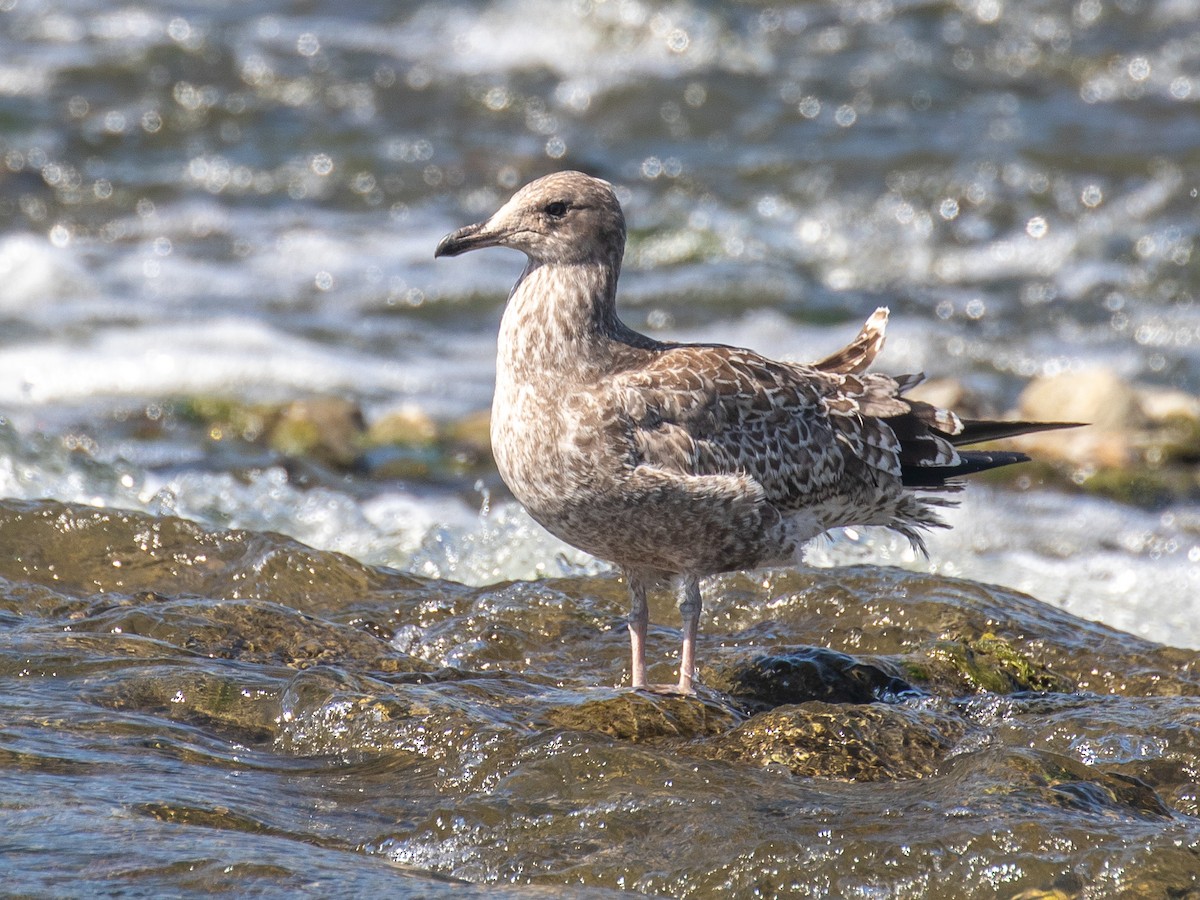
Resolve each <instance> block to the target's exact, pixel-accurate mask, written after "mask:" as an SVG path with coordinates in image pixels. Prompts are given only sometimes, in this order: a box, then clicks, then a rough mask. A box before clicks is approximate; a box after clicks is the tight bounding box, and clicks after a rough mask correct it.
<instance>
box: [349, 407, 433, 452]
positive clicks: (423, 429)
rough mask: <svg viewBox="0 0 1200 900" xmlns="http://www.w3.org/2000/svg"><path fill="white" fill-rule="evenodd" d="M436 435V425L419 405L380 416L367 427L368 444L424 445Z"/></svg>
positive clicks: (428, 443)
mask: <svg viewBox="0 0 1200 900" xmlns="http://www.w3.org/2000/svg"><path fill="white" fill-rule="evenodd" d="M437 437H438V426H437V423H436V422H434V420H433V418H432V417H431V416H430V415H429V413H427V412H425V410H423V409H421V408H420V407H419V406H413V405H407V406H402V407H400V409H397V410H393V411H391V412H389V413H385V414H384V415H382V416H380V417H379V418H378V419H376V420H375V421H374V422H372V423H371V425H370V427H369V428H368V429H367V436H366V440H367V443H368V444H369V445H370V446H373V447H379V446H384V445H389V444H391V445H399V446H404V447H426V446H429V445H430V444H432V443H434V441H436V440H437Z"/></svg>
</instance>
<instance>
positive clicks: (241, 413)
mask: <svg viewBox="0 0 1200 900" xmlns="http://www.w3.org/2000/svg"><path fill="white" fill-rule="evenodd" d="M173 406H174V409H175V412H176V414H177V415H178V416H179V417H180V418H182V419H183V420H184V421H191V422H195V423H197V424H200V425H202V426H204V428H205V430H206V431H207V432H208V436H209V438H210V439H211V440H215V441H220V440H226V439H229V438H239V439H241V440H243V441H246V442H248V443H255V442H257V441H259V440H262V439H263V438H264V437H265V436H266V435H267V434H268V433H269V431H270V429H271V428H272V427H273V426H274V424H275V423H276V422H277V421H278V420H279V416H280V408H279V406H278V405H270V404H259V403H245V402H243V401H240V400H234V399H231V398H228V397H219V396H197V397H188V398H186V399H183V400H179V401H177V402H176V403H174V404H173Z"/></svg>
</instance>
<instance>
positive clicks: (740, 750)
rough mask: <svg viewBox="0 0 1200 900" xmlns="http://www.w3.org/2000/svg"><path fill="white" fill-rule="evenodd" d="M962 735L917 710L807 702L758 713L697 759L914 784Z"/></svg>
mask: <svg viewBox="0 0 1200 900" xmlns="http://www.w3.org/2000/svg"><path fill="white" fill-rule="evenodd" d="M965 730H966V728H965V726H964V725H963V723H962V722H961V721H959V720H955V719H952V718H951V717H949V716H946V715H942V714H940V713H937V712H934V711H933V710H931V709H928V708H923V707H921V706H908V705H891V704H884V703H878V704H869V705H867V704H849V703H847V704H834V703H822V702H818V701H813V702H810V703H801V704H798V705H795V706H781V707H778V708H776V709H773V710H771V711H770V712H765V713H759V714H758V715H756V716H754V717H753V718H751V719H749V720H748V721H746V722H744V723H743V724H741V725H739V726H738V727H737V728H734V729H733V730H732V731H730V732H729V733H728V734H725V735H723V736H721V737H720V738H718V739H716V740H714V741H712V742H710V743H709V744H708V745H707V746H706V747H705V749H704V751H703V752H705V753H707V754H710V755H712V756H714V757H716V758H717V759H729V760H737V761H740V762H749V763H754V764H756V765H770V764H777V765H782V766H786V767H787V768H788V769H790V770H791V771H792V772H793V773H795V774H797V775H806V776H819V777H821V778H836V779H844V780H848V781H881V780H893V779H904V778H921V777H924V776H927V775H930V774H932V773H933V772H935V771H936V770H937V767H938V764H939V763H940V762H941V760H942V759H943V758H944V757H945V756H946V754H947V753H948V752H949V751H950V749H951V748H952V747H953V746H954V745H955V743H956V742H957V741H958V739H959V738H960V737H961V736H962V734H963V732H964V731H965Z"/></svg>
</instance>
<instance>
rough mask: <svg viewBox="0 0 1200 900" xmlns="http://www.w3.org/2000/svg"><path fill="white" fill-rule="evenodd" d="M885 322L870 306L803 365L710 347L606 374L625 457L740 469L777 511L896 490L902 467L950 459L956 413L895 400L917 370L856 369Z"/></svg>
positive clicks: (655, 464)
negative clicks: (618, 411)
mask: <svg viewBox="0 0 1200 900" xmlns="http://www.w3.org/2000/svg"><path fill="white" fill-rule="evenodd" d="M886 322H887V311H886V310H882V309H881V310H877V311H876V313H875V315H873V316H872V317H871V319H869V320H868V322H867V324H866V325H865V326H864V328H863V330H862V331H861V332H859V335H858V336H857V337H856V338H855V340H854V341H852V342H851V343H850V344H849V345H847V346H846V347H845V348H843V349H842V350H840V351H838V352H837V353H835V354H833V355H831V356H829V357H826V358H825V359H824V360H822V361H821V362H820V363H817V364H815V365H812V366H805V365H796V364H789V363H781V362H775V361H773V360H769V359H766V358H765V357H762V356H759V355H758V354H756V353H752V352H751V351H748V350H740V349H737V348H734V347H725V346H720V345H679V346H674V347H666V348H663V349H662V350H661V351H660V352H659V353H657V354H656V355H655V356H654V357H653V359H652V360H651V361H649V362H648V363H646V364H643V365H641V366H638V367H636V368H633V369H630V370H629V371H627V372H626V373H624V374H623V375H621V376H619V377H618V379H617V383H616V388H617V391H618V394H619V397H620V406H621V407H622V408H623V409H624V410H625V415H626V424H627V428H628V432H629V440H630V446H631V448H632V454H633V460H632V462H633V463H634V464H635V465H643V466H649V467H652V468H654V469H657V470H662V471H666V472H673V473H676V474H678V475H690V476H704V475H741V476H748V477H749V478H752V479H753V480H754V481H755V482H756V483H758V484H759V485H761V487H762V488H763V491H764V496H765V499H767V500H768V501H769V502H770V503H772V504H773V505H774V506H775V507H776V508H777V509H779V510H780V511H781V512H788V511H792V510H800V509H803V508H805V507H806V506H809V505H811V504H814V503H819V502H821V501H823V500H826V499H828V498H830V497H832V496H835V495H839V494H847V493H854V492H855V491H856V489H858V488H859V487H862V486H865V485H871V486H882V485H883V484H885V483H890V484H892V485H894V486H896V487H899V486H901V485H902V484H903V483H905V472H906V471H907V470H908V469H909V468H913V467H916V468H921V467H930V468H936V469H939V470H944V469H948V468H952V467H954V466H956V465H959V464H960V457H959V454H958V453H957V451H956V450H955V449H954V446H953V444H952V443H951V440H950V436H951V435H953V434H956V433H957V432H958V431H961V430H962V424H961V422H959V420H958V418H957V417H956V416H954V414H953V413H950V412H947V411H945V410H941V409H938V408H937V407H934V406H932V405H930V404H927V403H921V402H917V401H909V400H906V399H904V398H903V397H902V394H903V393H904V391H906V390H908V389H909V388H911V387H913V386H915V385H916V384H918V383H919V382H920V381H921V377H922V376H920V375H902V376H895V377H893V376H888V375H883V374H880V373H864V371H863V370H864V369H865V368H866V367H867V366H869V365H870V364H871V362H872V361H873V360H874V358H875V355H876V354H877V353H878V351H879V349H880V348H881V347H882V344H883V329H884V326H885V325H886ZM925 481H927V482H930V483H928V484H922V486H923V487H927V488H936V487H942V486H943V485H941V484H936V483H933V482H934V481H935V479H926V480H925ZM951 487H952V486H951Z"/></svg>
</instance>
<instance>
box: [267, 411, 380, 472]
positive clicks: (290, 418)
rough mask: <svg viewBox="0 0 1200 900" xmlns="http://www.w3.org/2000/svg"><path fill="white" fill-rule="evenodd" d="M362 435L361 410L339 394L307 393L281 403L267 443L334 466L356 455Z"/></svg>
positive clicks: (289, 453) (344, 464)
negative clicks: (282, 407)
mask: <svg viewBox="0 0 1200 900" xmlns="http://www.w3.org/2000/svg"><path fill="white" fill-rule="evenodd" d="M365 435H366V426H365V424H364V421H363V414H362V410H360V409H359V408H358V404H356V403H354V402H353V401H350V400H346V399H344V398H342V397H310V398H307V399H304V400H296V401H294V402H292V403H289V404H288V405H287V406H286V407H284V409H283V411H282V412H281V414H280V415H279V418H278V419H277V420H276V421H275V423H274V425H273V427H272V428H271V432H270V437H269V444H270V446H271V448H272V449H274V450H276V451H278V452H280V453H282V454H284V455H286V456H304V457H310V458H313V459H316V460H318V461H320V462H324V463H326V464H328V465H332V466H335V467H338V468H348V467H350V466H352V465H353V464H354V462H355V461H356V460H357V459H358V457H359V454H360V452H361V448H362V445H363V439H364V437H365Z"/></svg>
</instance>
